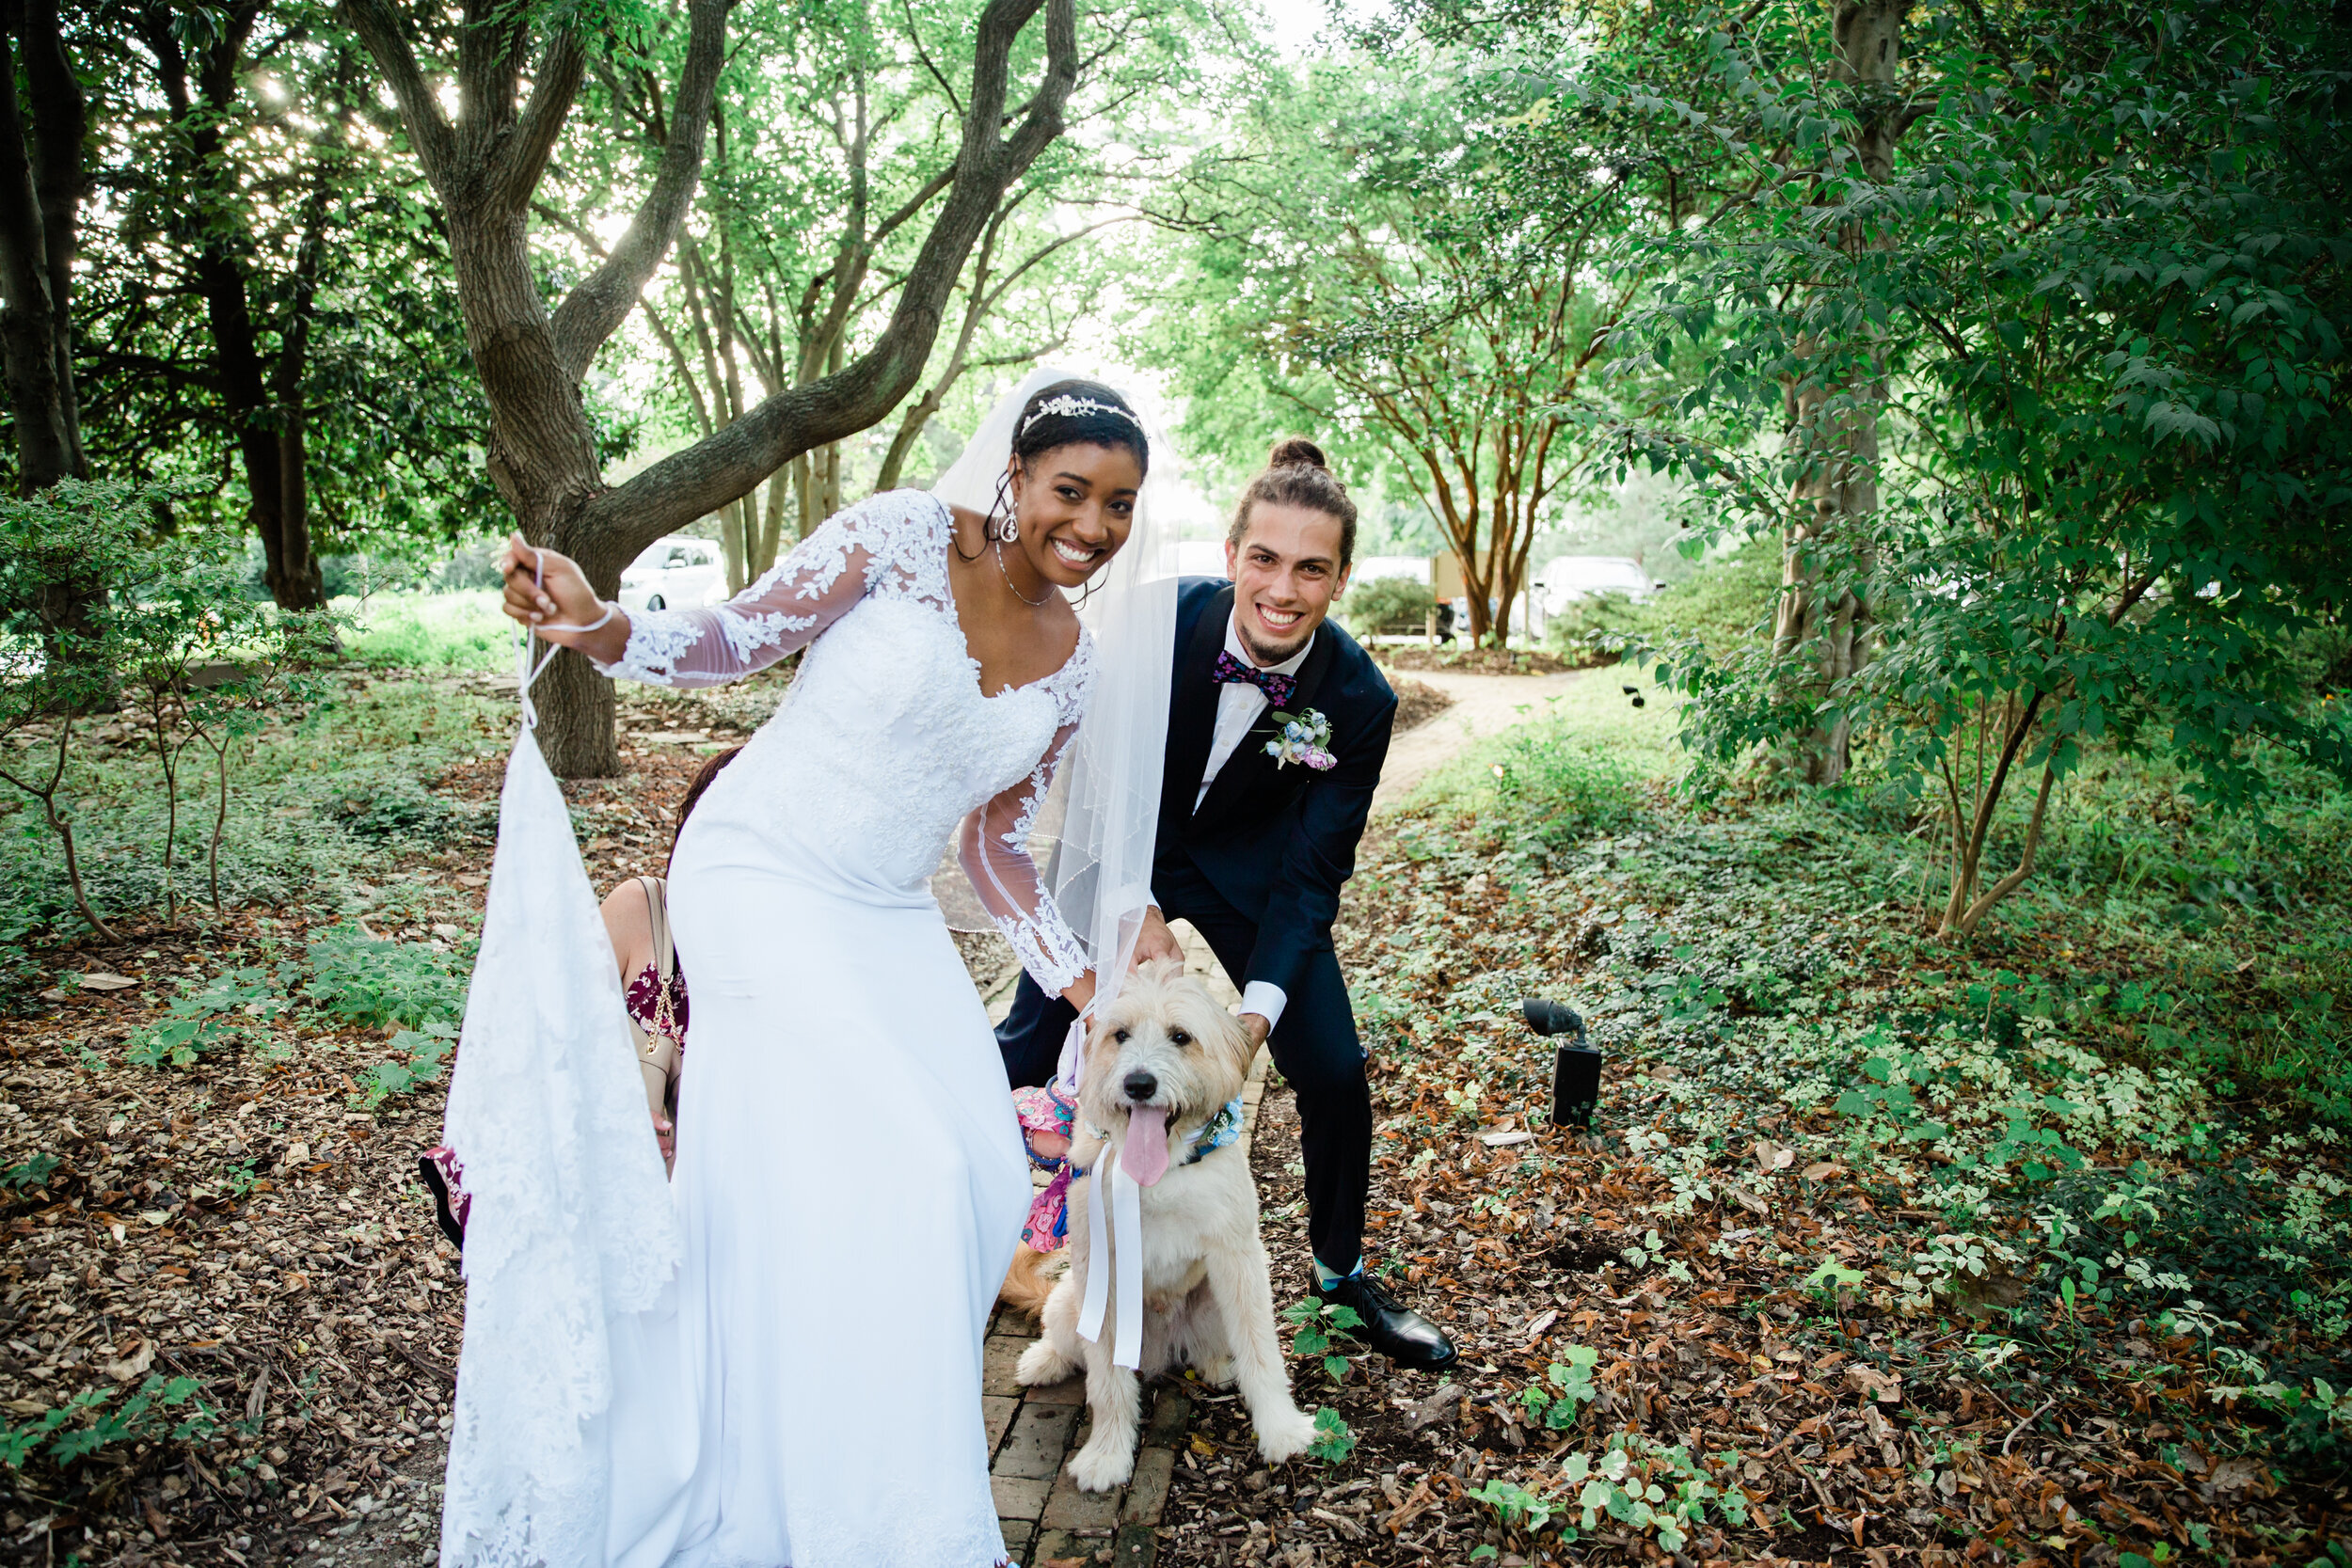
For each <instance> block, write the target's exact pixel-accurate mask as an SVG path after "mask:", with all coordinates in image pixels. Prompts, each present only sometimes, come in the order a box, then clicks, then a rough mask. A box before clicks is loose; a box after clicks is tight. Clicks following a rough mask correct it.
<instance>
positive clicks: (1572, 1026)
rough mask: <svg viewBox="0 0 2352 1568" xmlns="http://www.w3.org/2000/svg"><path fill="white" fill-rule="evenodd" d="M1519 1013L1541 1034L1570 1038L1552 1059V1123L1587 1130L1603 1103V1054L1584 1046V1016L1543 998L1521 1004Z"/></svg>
mask: <svg viewBox="0 0 2352 1568" xmlns="http://www.w3.org/2000/svg"><path fill="white" fill-rule="evenodd" d="M1519 1012H1520V1014H1521V1016H1523V1017H1524V1018H1525V1019H1526V1020H1527V1026H1528V1027H1529V1028H1530V1029H1533V1030H1534V1031H1535V1033H1537V1034H1539V1035H1543V1036H1546V1037H1549V1036H1553V1035H1565V1036H1567V1037H1568V1038H1567V1039H1566V1040H1565V1041H1563V1042H1562V1043H1561V1045H1560V1048H1559V1051H1558V1052H1557V1053H1556V1054H1555V1055H1554V1056H1553V1058H1552V1065H1551V1121H1552V1125H1553V1126H1555V1127H1573V1128H1575V1129H1576V1130H1577V1131H1579V1132H1583V1131H1586V1130H1587V1129H1589V1128H1590V1127H1591V1126H1592V1125H1593V1111H1594V1108H1595V1107H1596V1106H1597V1105H1598V1104H1599V1103H1600V1053H1599V1052H1597V1051H1596V1050H1594V1049H1593V1048H1592V1047H1591V1046H1590V1045H1588V1044H1586V1043H1585V1040H1584V1020H1583V1018H1582V1016H1581V1015H1580V1014H1579V1013H1578V1012H1577V1010H1576V1009H1575V1008H1574V1007H1571V1006H1568V1005H1567V1004H1566V1003H1565V1002H1553V1001H1550V1000H1549V999H1548V998H1545V997H1540V996H1531V997H1529V998H1528V999H1527V1000H1526V1001H1525V1002H1522V1003H1521V1004H1519Z"/></svg>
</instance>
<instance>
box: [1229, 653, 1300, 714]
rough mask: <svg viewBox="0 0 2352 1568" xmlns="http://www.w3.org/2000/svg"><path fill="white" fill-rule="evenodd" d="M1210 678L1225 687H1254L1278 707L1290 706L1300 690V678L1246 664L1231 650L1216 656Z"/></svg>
mask: <svg viewBox="0 0 2352 1568" xmlns="http://www.w3.org/2000/svg"><path fill="white" fill-rule="evenodd" d="M1209 678H1210V679H1212V680H1214V681H1216V682H1217V683H1218V684H1219V685H1223V686H1254V687H1256V688H1257V689H1259V690H1261V691H1263V692H1264V693H1265V700H1266V701H1267V702H1269V703H1272V704H1273V705H1275V706H1276V707H1288V706H1290V702H1291V698H1292V696H1293V695H1294V694H1295V693H1296V692H1297V690H1298V677H1297V676H1295V675H1285V674H1280V673H1277V672H1275V671H1272V670H1261V669H1259V668H1258V667H1257V666H1256V665H1254V664H1244V663H1243V662H1242V661H1241V660H1240V659H1237V658H1235V657H1233V656H1232V651H1231V650H1227V651H1224V652H1221V653H1219V654H1218V655H1217V656H1216V669H1214V670H1212V671H1211V672H1210V673H1209Z"/></svg>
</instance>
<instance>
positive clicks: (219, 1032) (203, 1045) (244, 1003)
mask: <svg viewBox="0 0 2352 1568" xmlns="http://www.w3.org/2000/svg"><path fill="white" fill-rule="evenodd" d="M299 973H300V972H299V970H298V969H297V968H296V966H294V964H291V963H281V964H278V965H276V966H275V967H274V968H263V967H262V966H261V965H258V964H255V965H247V966H246V967H244V968H239V969H230V970H224V971H222V972H221V973H220V974H215V975H213V976H211V977H210V978H208V979H201V980H183V981H181V982H180V988H179V993H178V994H177V995H175V996H174V997H173V998H172V999H171V1002H170V1004H169V1005H168V1006H166V1007H165V1008H164V1015H163V1017H161V1018H159V1019H157V1020H155V1021H154V1022H151V1023H145V1024H141V1025H140V1026H139V1027H138V1029H136V1030H135V1031H134V1032H133V1034H132V1036H131V1038H130V1042H129V1043H128V1044H127V1045H126V1046H125V1047H124V1049H123V1053H122V1055H123V1059H124V1060H125V1061H127V1062H129V1063H131V1064H132V1065H133V1066H135V1067H152V1068H159V1067H162V1066H163V1065H164V1064H165V1063H167V1062H168V1063H170V1064H171V1065H172V1066H174V1067H192V1066H194V1065H195V1063H196V1059H197V1058H198V1057H199V1056H201V1055H203V1054H204V1053H206V1052H208V1051H215V1050H218V1049H219V1048H221V1047H222V1046H227V1045H238V1044H242V1043H244V1042H245V1041H246V1040H247V1039H249V1038H250V1037H252V1035H253V1034H254V1032H255V1031H256V1030H258V1029H260V1028H261V1027H262V1026H263V1025H265V1024H267V1023H268V1022H272V1021H273V1020H275V1019H277V1018H278V1017H279V1016H281V1015H282V1014H284V1013H285V1011H286V1010H287V1008H289V1007H290V1006H293V1004H292V1003H291V1002H290V1001H289V1000H288V999H287V995H286V992H287V990H288V988H289V987H290V986H292V984H293V983H294V979H295V977H296V976H297V974H299Z"/></svg>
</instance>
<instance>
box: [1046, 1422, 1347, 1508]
mask: <svg viewBox="0 0 2352 1568" xmlns="http://www.w3.org/2000/svg"><path fill="white" fill-rule="evenodd" d="M1313 1424H1314V1423H1313V1422H1309V1423H1308V1425H1309V1427H1310V1428H1311V1427H1312V1426H1313ZM1117 1435H1118V1434H1117V1433H1098V1434H1097V1435H1096V1436H1094V1437H1091V1438H1089V1440H1088V1442H1087V1446H1086V1447H1085V1448H1083V1449H1079V1450H1078V1451H1077V1452H1076V1453H1073V1454H1072V1455H1071V1456H1070V1479H1071V1480H1072V1481H1076V1482H1077V1483H1078V1490H1079V1491H1081V1492H1116V1491H1117V1490H1119V1488H1120V1487H1122V1486H1124V1485H1126V1484H1127V1480H1128V1478H1129V1477H1130V1476H1133V1475H1134V1474H1135V1473H1136V1445H1135V1439H1134V1438H1133V1437H1132V1436H1130V1437H1129V1438H1128V1439H1127V1440H1126V1441H1125V1442H1120V1441H1118V1440H1117ZM1104 1437H1109V1438H1112V1439H1113V1440H1112V1441H1110V1442H1104Z"/></svg>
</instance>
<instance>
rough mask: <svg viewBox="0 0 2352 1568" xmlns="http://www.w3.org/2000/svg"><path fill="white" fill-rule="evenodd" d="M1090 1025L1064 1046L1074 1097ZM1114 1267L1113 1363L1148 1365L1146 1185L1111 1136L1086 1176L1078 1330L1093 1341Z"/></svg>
mask: <svg viewBox="0 0 2352 1568" xmlns="http://www.w3.org/2000/svg"><path fill="white" fill-rule="evenodd" d="M1086 1030H1087V1023H1086V1020H1085V1019H1083V1018H1080V1019H1073V1020H1072V1021H1071V1024H1070V1037H1069V1038H1068V1039H1066V1040H1065V1041H1064V1042H1063V1045H1062V1070H1063V1074H1064V1076H1065V1077H1067V1078H1068V1080H1069V1082H1070V1083H1071V1085H1073V1086H1072V1089H1071V1099H1073V1101H1074V1100H1075V1099H1077V1089H1076V1086H1075V1085H1077V1083H1078V1081H1079V1079H1080V1078H1081V1077H1082V1076H1083V1075H1084V1073H1085V1071H1086ZM1073 1131H1074V1129H1073ZM1105 1180H1107V1181H1108V1182H1109V1183H1110V1189H1111V1200H1110V1223H1109V1224H1108V1225H1107V1226H1106V1225H1104V1223H1103V1185H1104V1181H1105ZM1114 1238H1116V1240H1115V1241H1114ZM1104 1260H1108V1262H1109V1264H1110V1267H1109V1268H1105V1267H1104ZM1113 1268H1115V1269H1117V1270H1118V1271H1119V1323H1118V1325H1117V1333H1116V1334H1115V1335H1114V1336H1113V1337H1112V1339H1111V1365H1112V1366H1114V1367H1124V1368H1126V1369H1127V1370H1129V1371H1135V1370H1137V1369H1138V1368H1140V1367H1141V1366H1142V1364H1143V1185H1142V1183H1141V1182H1139V1181H1137V1180H1136V1179H1135V1178H1134V1177H1132V1176H1129V1175H1128V1174H1127V1171H1126V1168H1125V1167H1124V1166H1123V1165H1122V1164H1120V1162H1119V1161H1118V1160H1117V1159H1116V1158H1114V1157H1113V1156H1112V1153H1111V1144H1110V1139H1109V1138H1108V1137H1104V1140H1103V1147H1102V1148H1100V1149H1098V1150H1096V1152H1095V1155H1094V1173H1093V1175H1092V1177H1091V1178H1089V1180H1088V1181H1087V1293H1086V1300H1085V1302H1084V1303H1083V1304H1082V1305H1081V1306H1080V1307H1079V1309H1078V1334H1079V1337H1080V1338H1084V1339H1085V1340H1087V1341H1088V1342H1089V1344H1097V1345H1099V1344H1101V1343H1102V1342H1103V1319H1104V1315H1105V1309H1106V1308H1107V1307H1109V1305H1110V1291H1111V1269H1113Z"/></svg>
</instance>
